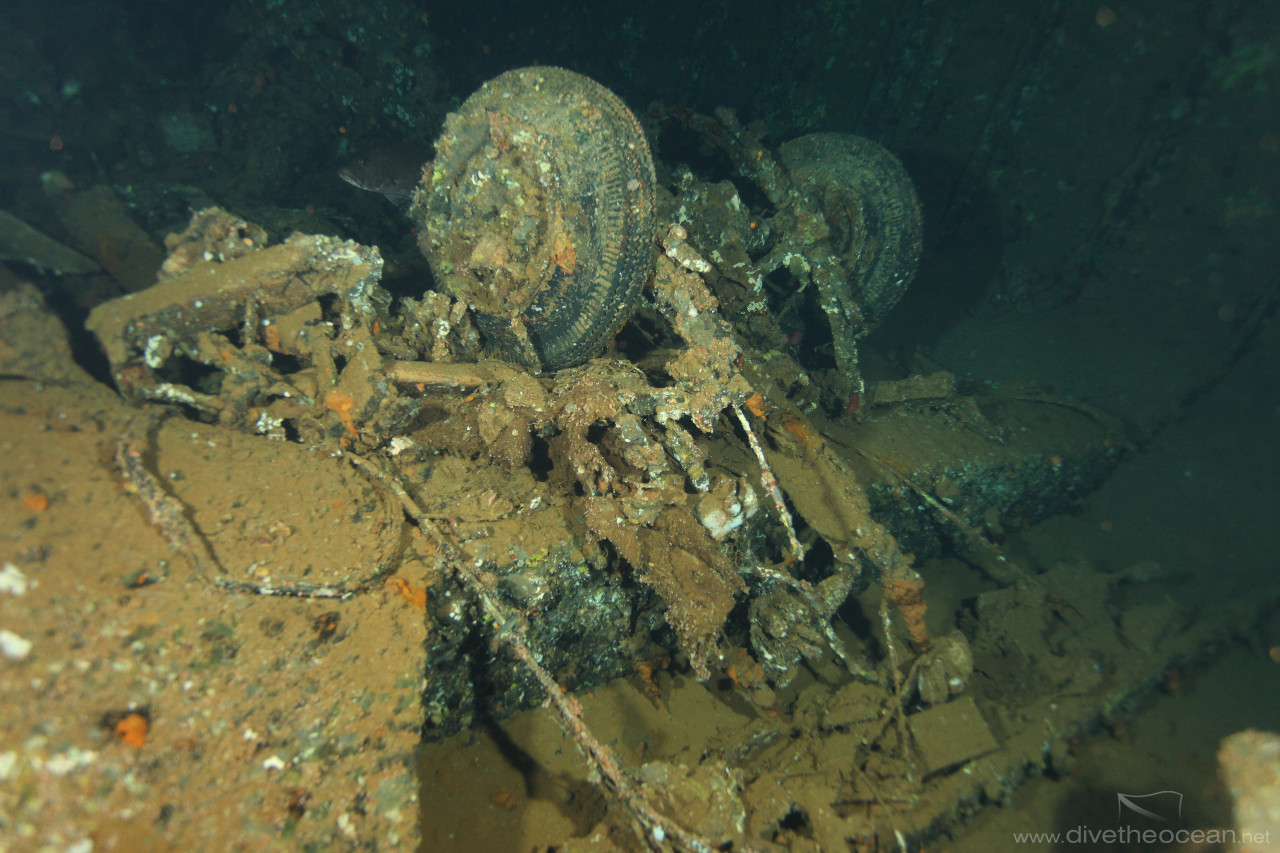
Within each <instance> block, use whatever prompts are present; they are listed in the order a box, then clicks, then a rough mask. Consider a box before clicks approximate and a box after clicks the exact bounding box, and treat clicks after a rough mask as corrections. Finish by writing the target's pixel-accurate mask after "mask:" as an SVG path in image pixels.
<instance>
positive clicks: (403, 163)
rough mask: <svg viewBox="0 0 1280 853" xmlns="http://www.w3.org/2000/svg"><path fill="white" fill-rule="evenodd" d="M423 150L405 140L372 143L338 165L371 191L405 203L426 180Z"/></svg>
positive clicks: (350, 180) (344, 175)
mask: <svg viewBox="0 0 1280 853" xmlns="http://www.w3.org/2000/svg"><path fill="white" fill-rule="evenodd" d="M426 160H427V158H426V157H424V156H423V154H422V150H421V149H419V148H413V147H411V146H409V145H405V144H402V143H388V144H385V145H377V146H371V147H370V148H368V149H366V150H365V151H364V153H362V154H361V156H359V157H357V158H355V159H353V160H350V161H348V162H346V163H344V164H342V167H341V168H340V169H338V177H339V178H342V180H344V181H346V182H347V183H349V184H351V185H352V186H353V187H359V188H360V189H362V190H368V191H369V192H375V193H382V194H383V195H384V196H386V198H387V201H389V202H391V203H393V204H395V205H399V206H404V205H405V204H408V202H409V199H410V197H412V195H413V190H414V188H415V187H416V186H417V185H418V182H419V181H421V180H422V164H423V163H425V162H426Z"/></svg>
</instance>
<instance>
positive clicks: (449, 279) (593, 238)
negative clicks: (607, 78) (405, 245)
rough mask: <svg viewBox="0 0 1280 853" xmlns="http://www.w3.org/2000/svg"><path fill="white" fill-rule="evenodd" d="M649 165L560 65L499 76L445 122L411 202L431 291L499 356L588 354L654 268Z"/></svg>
mask: <svg viewBox="0 0 1280 853" xmlns="http://www.w3.org/2000/svg"><path fill="white" fill-rule="evenodd" d="M655 183H656V182H655V178H654V171H653V158H652V156H651V155H650V153H649V145H648V143H647V142H646V141H645V137H644V133H643V132H642V131H641V129H640V125H639V123H638V122H637V121H636V118H635V116H634V115H632V113H631V111H630V110H628V109H627V107H626V105H625V104H624V103H622V101H621V100H619V99H618V97H617V96H616V95H614V94H613V93H612V92H610V91H609V90H608V89H606V88H605V87H604V86H601V85H600V84H599V83H596V82H595V81H594V80H591V79H589V78H587V77H584V76H582V75H581V74H576V73H574V72H572V71H566V70H565V69H563V68H552V67H535V68H520V69H516V70H514V71H508V72H506V73H505V74H502V75H500V76H498V77H495V78H494V79H493V80H490V81H489V82H487V83H485V84H484V85H483V86H481V87H480V89H479V90H478V91H476V92H475V94H473V95H472V96H471V97H470V98H468V99H467V100H466V102H465V103H463V104H462V106H461V107H460V108H459V109H458V111H457V112H455V113H451V114H450V115H449V116H448V118H447V119H446V120H445V124H444V131H443V133H442V134H441V136H440V138H439V140H438V141H437V142H436V158H435V161H434V163H433V164H432V165H431V169H430V174H429V175H428V176H426V177H425V178H424V180H423V183H422V184H421V185H420V186H419V188H418V190H417V192H416V193H415V195H414V207H413V212H412V214H411V215H412V216H413V218H414V220H415V221H416V222H417V224H418V226H419V228H420V232H419V233H420V236H419V245H420V247H421V249H422V251H423V254H425V255H426V256H427V259H428V260H429V261H430V263H431V269H432V272H433V273H434V275H435V278H436V281H437V283H438V284H439V285H440V286H442V287H443V288H444V289H446V290H447V291H449V292H450V293H452V294H453V295H454V296H456V297H457V298H459V299H461V300H463V301H465V302H466V303H467V304H469V305H470V306H471V308H472V310H473V311H474V313H475V316H476V321H477V325H478V326H479V327H480V330H481V332H483V333H484V335H485V338H486V341H487V343H488V345H489V346H490V347H491V348H492V349H493V350H494V352H495V354H496V355H498V356H499V357H502V358H505V359H507V360H510V361H514V362H517V363H520V364H523V365H525V366H526V367H529V368H530V369H532V370H542V371H550V370H559V369H561V368H564V367H571V366H573V365H575V364H579V363H581V362H583V361H585V360H587V359H588V358H590V357H591V356H593V355H595V354H596V353H597V352H599V351H600V349H601V348H602V347H603V346H604V344H605V343H606V342H607V341H608V340H609V338H610V337H611V336H612V335H614V334H615V333H616V332H617V331H618V329H619V327H621V326H622V324H623V323H624V322H626V320H627V318H628V317H629V316H630V314H631V311H632V309H633V308H634V307H635V301H636V297H637V295H638V294H639V292H640V288H641V287H642V286H643V285H644V282H645V279H646V278H648V276H649V274H650V272H651V271H652V266H653V251H654V239H655V223H654V206H655V198H654V187H655Z"/></svg>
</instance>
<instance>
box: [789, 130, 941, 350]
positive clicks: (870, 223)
mask: <svg viewBox="0 0 1280 853" xmlns="http://www.w3.org/2000/svg"><path fill="white" fill-rule="evenodd" d="M779 153H780V154H781V159H782V163H783V165H784V166H786V168H787V172H788V173H789V174H790V176H791V181H792V186H793V187H794V188H795V190H796V191H797V192H799V193H800V195H801V197H802V198H804V199H805V200H806V201H807V202H808V203H809V204H810V205H813V206H814V207H816V208H817V209H818V210H819V211H821V213H822V215H823V218H824V219H825V220H826V223H827V224H828V225H829V226H830V228H831V236H830V240H831V244H832V249H833V250H834V252H835V253H836V254H837V255H839V256H840V258H841V261H842V263H843V264H844V267H845V269H847V270H849V274H850V281H849V287H850V289H851V291H852V296H853V300H854V302H855V303H856V304H857V306H858V309H859V311H860V312H861V314H862V318H863V320H864V321H865V323H866V329H869V328H871V327H872V326H874V325H875V324H877V323H879V322H880V321H881V320H882V319H884V316H885V314H887V313H889V309H890V308H892V307H893V306H894V305H896V304H897V302H898V300H899V299H900V298H902V294H903V293H905V292H906V290H907V285H909V284H910V283H911V277H912V276H913V275H915V271H916V266H917V265H918V264H919V262H920V252H921V247H922V240H923V233H924V217H923V214H922V213H921V211H920V201H919V199H918V198H917V197H916V190H915V187H914V186H913V185H912V183H911V178H910V176H909V175H907V170H906V169H904V168H902V164H901V163H899V162H898V159H897V158H896V157H894V156H893V155H892V154H890V153H889V152H888V151H887V150H885V149H884V148H883V147H882V146H880V145H877V144H876V143H874V142H872V141H871V140H869V139H864V138H862V137H861V136H853V135H852V134H847V133H811V134H809V135H808V136H801V137H800V138H799V139H793V140H791V141H790V142H785V143H783V145H782V147H781V148H780V150H779ZM866 329H857V330H855V331H865V330H866Z"/></svg>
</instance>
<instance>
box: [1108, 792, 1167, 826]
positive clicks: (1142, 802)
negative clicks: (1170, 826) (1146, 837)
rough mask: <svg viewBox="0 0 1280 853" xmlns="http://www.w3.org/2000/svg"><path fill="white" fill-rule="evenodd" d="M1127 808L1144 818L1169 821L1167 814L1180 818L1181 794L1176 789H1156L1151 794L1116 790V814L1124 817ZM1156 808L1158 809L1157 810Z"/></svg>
mask: <svg viewBox="0 0 1280 853" xmlns="http://www.w3.org/2000/svg"><path fill="white" fill-rule="evenodd" d="M1126 809H1128V810H1129V811H1130V812H1133V813H1134V814H1140V815H1142V816H1143V817H1145V818H1150V819H1151V820H1155V821H1159V822H1160V823H1169V821H1170V819H1171V818H1169V817H1167V815H1173V818H1174V819H1178V820H1181V819H1182V794H1180V793H1178V792H1177V791H1156V792H1155V793H1153V794H1121V793H1119V792H1118V791H1117V792H1116V816H1117V817H1124V813H1125V810H1126ZM1157 809H1158V811H1157Z"/></svg>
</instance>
